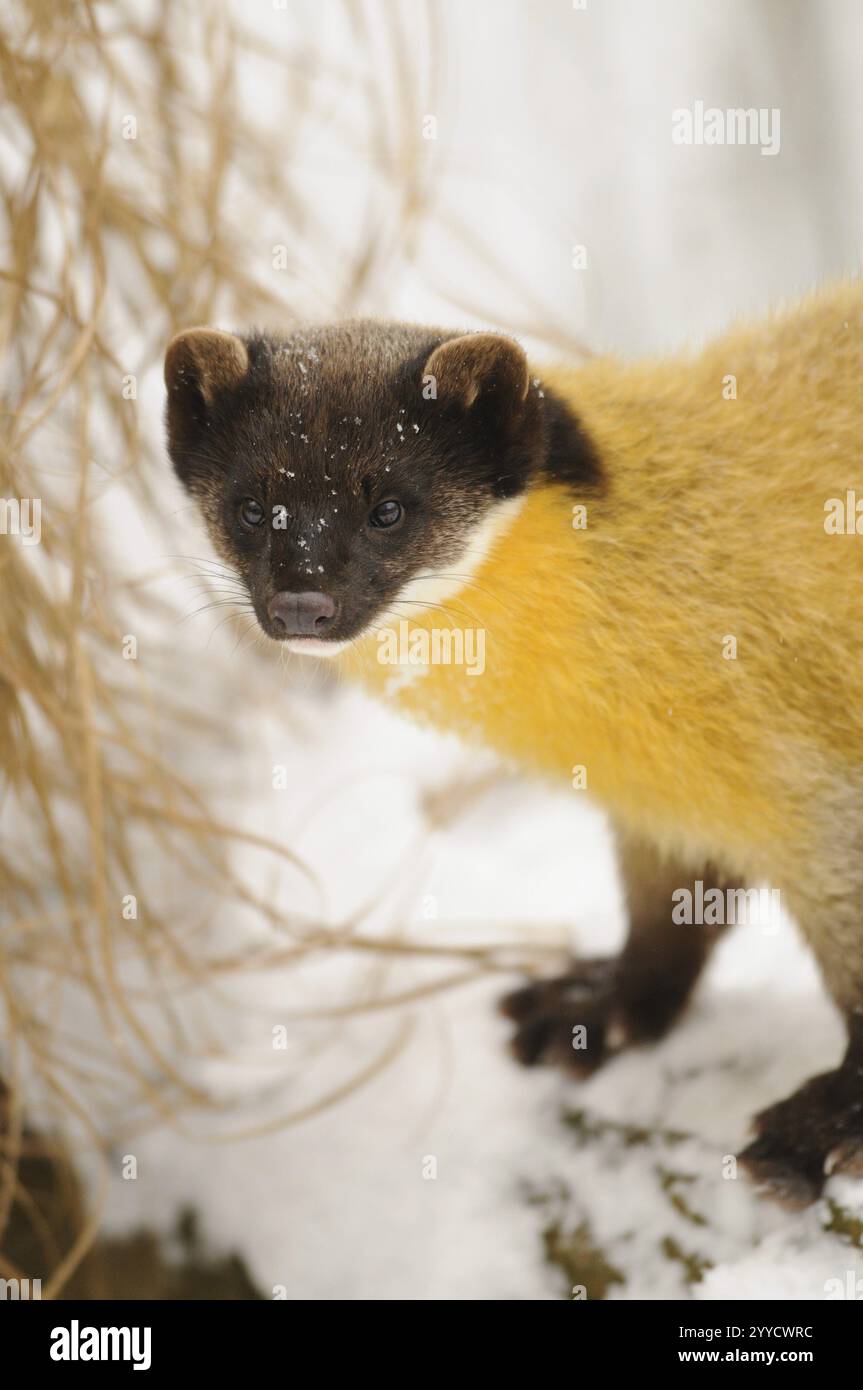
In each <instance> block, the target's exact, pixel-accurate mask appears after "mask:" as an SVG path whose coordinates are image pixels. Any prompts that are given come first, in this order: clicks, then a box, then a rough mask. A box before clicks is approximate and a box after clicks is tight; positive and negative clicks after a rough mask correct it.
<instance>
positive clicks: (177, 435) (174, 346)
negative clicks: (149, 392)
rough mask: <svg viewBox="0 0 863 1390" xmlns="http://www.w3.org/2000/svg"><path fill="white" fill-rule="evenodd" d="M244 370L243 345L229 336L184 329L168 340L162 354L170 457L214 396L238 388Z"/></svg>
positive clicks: (201, 419)
mask: <svg viewBox="0 0 863 1390" xmlns="http://www.w3.org/2000/svg"><path fill="white" fill-rule="evenodd" d="M248 370H249V354H248V352H247V351H246V345H245V343H244V342H243V340H242V338H238V337H236V335H235V334H233V333H223V332H221V331H220V330H219V329H217V328H187V329H186V330H185V332H183V333H178V334H177V336H176V337H175V338H172V339H171V342H170V343H169V344H168V350H167V352H166V353H165V386H166V387H167V389H168V408H167V423H168V447H169V449H170V451H171V453H172V455H173V454H174V452H175V451H177V450H181V449H182V448H183V445H184V444H188V443H190V442H191V440H192V439H193V438H194V436H195V435H196V433H197V431H198V429H199V428H200V427H201V425H203V423H204V422H205V420H206V416H207V410H208V408H209V407H210V406H211V405H212V404H213V401H214V400H215V399H216V398H217V396H219V395H220V393H221V392H223V391H226V390H230V389H232V388H233V387H235V386H238V385H239V384H240V382H241V381H242V380H243V378H244V377H245V375H246V373H247V372H248Z"/></svg>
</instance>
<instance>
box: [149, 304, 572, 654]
mask: <svg viewBox="0 0 863 1390" xmlns="http://www.w3.org/2000/svg"><path fill="white" fill-rule="evenodd" d="M165 382H166V385H167V388H168V402H167V430H168V450H169V453H170V456H171V459H172V461H173V464H174V468H175V469H176V472H177V475H178V477H179V478H180V480H181V482H182V483H183V484H184V486H185V487H186V488H187V489H188V491H189V492H190V493H191V495H192V496H193V497H194V498H195V499H196V501H197V502H198V504H199V506H200V509H201V512H202V514H203V517H204V520H205V522H206V525H207V528H208V531H209V533H210V537H211V539H212V542H213V544H214V546H215V547H216V550H217V552H218V553H219V555H220V556H221V557H222V559H223V560H224V561H226V562H227V563H228V564H229V565H230V566H231V567H232V568H233V569H235V570H236V572H237V574H238V575H239V576H240V578H241V580H242V582H243V584H244V585H245V587H246V589H247V590H248V593H249V597H250V599H251V602H252V604H253V606H254V610H255V613H256V614H257V617H258V621H259V622H260V624H261V627H262V628H263V630H264V632H266V633H267V634H268V636H270V637H272V638H274V639H276V640H279V641H286V642H288V643H289V645H290V646H291V648H292V649H295V650H298V651H307V652H308V651H311V652H315V653H318V654H325V655H326V654H330V653H333V652H335V651H338V650H339V649H340V648H341V647H342V646H343V645H344V644H345V643H348V642H351V641H353V640H354V639H356V638H357V637H359V636H361V635H362V634H363V633H364V632H366V631H369V630H371V629H374V628H375V627H377V626H379V625H380V624H381V623H383V622H384V621H386V620H387V619H391V618H393V617H395V616H400V617H403V616H410V615H412V614H414V613H416V612H417V611H418V607H419V606H424V607H433V606H434V605H435V604H440V603H442V602H443V601H444V600H445V599H446V597H447V596H448V595H450V594H452V593H454V592H456V591H457V590H458V589H459V588H460V587H461V586H462V584H463V583H464V582H465V580H467V579H468V578H469V576H470V574H471V572H472V571H473V570H474V569H475V568H476V567H477V565H478V563H479V562H480V561H481V560H482V557H483V554H484V553H485V551H486V550H487V548H488V546H489V544H490V543H491V541H492V540H493V539H494V536H495V534H496V533H497V532H498V531H499V530H500V529H501V527H502V526H503V525H504V524H505V523H506V521H507V519H508V518H509V516H510V515H511V514H512V512H513V510H514V508H515V507H517V506H518V503H519V499H520V497H521V495H522V494H523V493H524V491H525V489H526V487H527V486H528V484H529V482H530V481H531V479H532V478H533V477H534V476H535V475H536V474H537V472H538V471H539V470H540V469H542V468H544V467H545V468H550V470H551V471H552V472H554V458H555V457H557V456H559V455H560V453H561V449H563V451H564V453H565V452H566V438H568V439H569V450H570V454H572V461H573V467H577V468H582V469H583V468H587V467H588V463H587V450H586V446H585V444H584V441H583V440H582V438H581V436H580V434H579V432H578V427H577V425H576V424H575V422H574V421H573V420H572V419H571V417H570V418H569V420H568V421H565V420H564V418H563V416H562V415H561V413H560V411H561V410H562V409H563V408H562V407H560V408H558V407H557V406H556V405H555V407H554V408H552V406H551V404H550V402H549V401H548V400H547V399H546V398H545V397H544V395H543V392H542V391H541V389H540V388H539V385H538V383H537V382H536V381H532V380H531V378H530V375H529V371H528V364H527V360H526V358H525V355H524V352H523V351H522V349H521V348H520V347H519V346H518V344H517V343H515V342H513V341H512V340H511V339H510V338H506V337H502V336H499V335H496V334H491V333H470V334H467V335H464V336H456V335H451V334H446V333H441V332H436V331H433V330H429V329H422V328H415V327H409V326H405V325H400V324H385V323H375V322H356V323H348V324H342V325H335V326H331V327H323V328H316V329H314V330H309V331H302V332H297V333H295V334H293V335H291V336H290V337H285V338H280V337H275V336H272V335H259V334H253V335H248V336H242V337H239V336H236V335H234V334H232V333H224V332H219V331H216V330H214V329H209V328H193V329H189V330H188V331H186V332H184V333H180V334H179V335H178V336H177V337H176V338H174V339H173V341H172V342H171V344H170V346H169V348H168V351H167V354H166V357H165ZM567 431H568V434H567ZM573 451H575V452H574V453H573ZM568 456H569V455H568ZM576 456H577V458H578V463H577V464H576V462H575V458H576ZM402 605H410V606H406V607H403V606H402Z"/></svg>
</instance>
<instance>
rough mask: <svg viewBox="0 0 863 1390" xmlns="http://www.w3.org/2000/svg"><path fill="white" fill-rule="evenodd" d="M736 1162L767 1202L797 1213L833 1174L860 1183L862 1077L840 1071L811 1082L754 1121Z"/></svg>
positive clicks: (862, 1160)
mask: <svg viewBox="0 0 863 1390" xmlns="http://www.w3.org/2000/svg"><path fill="white" fill-rule="evenodd" d="M754 1125H755V1131H756V1137H755V1139H753V1141H752V1143H751V1144H749V1145H748V1146H747V1147H746V1148H745V1149H744V1150H743V1152H742V1153H741V1154H740V1155H739V1158H740V1162H741V1163H742V1164H743V1167H744V1168H745V1169H746V1170H747V1172H748V1173H749V1174H750V1176H751V1177H752V1178H753V1179H754V1180H755V1182H756V1183H757V1184H758V1186H759V1189H760V1190H761V1191H762V1192H763V1193H764V1194H765V1196H768V1197H772V1198H773V1199H774V1200H775V1201H777V1202H779V1203H780V1204H781V1205H782V1206H784V1207H787V1208H789V1209H791V1210H799V1209H800V1208H801V1207H805V1206H808V1205H809V1203H810V1202H814V1201H815V1199H816V1197H818V1196H819V1195H820V1193H821V1190H822V1188H823V1187H824V1183H825V1182H826V1180H827V1178H828V1177H830V1176H831V1174H833V1173H844V1174H846V1175H847V1176H849V1177H863V1075H861V1074H860V1072H859V1070H858V1068H857V1067H850V1066H843V1067H839V1068H838V1069H837V1070H836V1071H831V1072H825V1073H824V1074H823V1075H822V1076H815V1077H813V1078H812V1080H811V1081H807V1082H806V1084H805V1086H801V1087H800V1090H799V1091H795V1092H794V1094H793V1095H792V1096H789V1097H788V1099H787V1100H782V1101H779V1103H778V1104H777V1105H771V1106H770V1107H769V1108H768V1109H767V1110H762V1111H761V1113H760V1115H756V1117H755V1121H754Z"/></svg>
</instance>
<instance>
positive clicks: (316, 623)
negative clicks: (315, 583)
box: [267, 593, 336, 637]
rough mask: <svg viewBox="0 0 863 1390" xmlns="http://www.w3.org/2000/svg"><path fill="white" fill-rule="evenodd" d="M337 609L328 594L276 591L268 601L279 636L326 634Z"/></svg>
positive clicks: (317, 635)
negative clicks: (277, 592)
mask: <svg viewBox="0 0 863 1390" xmlns="http://www.w3.org/2000/svg"><path fill="white" fill-rule="evenodd" d="M335 611H336V605H335V604H334V603H333V600H332V599H331V598H330V597H329V596H328V595H327V594H312V593H309V594H289V593H281V594H274V595H273V597H272V598H271V599H270V602H269V603H268V604H267V612H268V613H269V615H270V620H271V622H272V624H273V627H274V628H275V630H276V635H277V636H278V637H325V636H326V633H327V628H328V627H329V626H330V624H331V623H332V621H333V617H334V616H335Z"/></svg>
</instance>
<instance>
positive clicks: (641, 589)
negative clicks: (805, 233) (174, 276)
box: [165, 281, 863, 1205]
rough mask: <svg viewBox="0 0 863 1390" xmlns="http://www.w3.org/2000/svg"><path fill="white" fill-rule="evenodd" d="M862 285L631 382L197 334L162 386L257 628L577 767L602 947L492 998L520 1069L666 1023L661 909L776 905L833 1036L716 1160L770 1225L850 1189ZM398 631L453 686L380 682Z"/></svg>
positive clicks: (614, 366) (694, 928)
mask: <svg viewBox="0 0 863 1390" xmlns="http://www.w3.org/2000/svg"><path fill="white" fill-rule="evenodd" d="M861 285H863V282H859V281H855V282H852V283H844V284H841V285H839V286H837V287H835V288H832V289H830V290H828V291H825V292H823V293H820V294H818V295H817V296H815V297H813V298H810V299H808V300H806V301H805V302H804V303H802V304H801V305H800V306H799V307H797V308H795V309H793V310H791V311H790V312H785V313H782V314H780V315H777V316H775V317H771V318H768V319H766V320H765V321H764V322H761V323H758V324H756V325H754V326H750V327H742V328H737V329H734V330H733V331H731V332H729V333H728V334H727V335H726V336H724V337H722V338H721V339H719V341H717V342H715V343H714V344H713V345H712V346H710V347H708V348H707V349H706V350H705V351H703V352H701V353H700V354H699V355H695V356H675V357H671V358H668V359H666V360H659V361H647V362H639V363H636V364H634V365H629V364H626V363H623V362H620V361H616V360H613V359H609V358H602V359H596V360H591V361H589V362H588V363H587V365H584V366H579V367H572V368H570V367H557V368H555V369H554V370H543V371H542V372H541V373H539V372H537V373H534V372H533V371H532V369H531V368H530V367H529V366H528V363H527V360H526V358H525V355H524V353H523V351H522V349H521V348H520V347H519V346H518V345H517V344H516V343H515V342H513V341H512V340H511V339H509V338H507V337H503V336H498V335H495V334H490V333H469V334H454V333H446V332H441V331H438V330H435V329H424V328H420V327H413V326H407V325H401V324H388V323H376V322H355V323H347V324H342V325H335V326H329V327H321V328H307V329H304V330H302V331H297V332H294V333H291V334H289V335H287V336H284V337H282V336H278V335H275V334H273V335H270V334H258V333H253V334H250V335H247V336H235V335H233V334H230V333H223V332H217V331H214V330H210V329H203V328H201V329H191V330H189V331H188V332H185V333H181V334H180V335H179V336H178V337H176V338H175V339H174V340H173V342H172V343H171V344H170V347H169V348H168V353H167V357H166V364H165V376H166V382H167V388H168V405H167V427H168V442H169V451H170V455H171V458H172V460H173V463H174V466H175V468H176V471H177V473H178V475H179V477H180V479H181V480H182V482H183V483H184V485H185V486H186V488H187V489H188V490H189V491H190V493H191V494H192V495H193V496H194V497H195V498H196V499H197V501H198V502H199V504H200V508H201V510H202V513H203V516H204V518H205V520H206V523H207V526H208V529H209V532H210V535H211V537H212V540H213V543H214V544H215V546H216V548H217V550H218V552H219V554H220V555H221V557H222V558H223V559H224V560H225V561H226V562H227V563H228V564H229V565H231V566H232V567H233V568H234V569H235V570H236V572H237V574H238V575H239V576H240V578H241V580H242V582H243V584H244V585H245V587H246V588H247V590H248V593H249V596H250V599H251V602H252V604H253V606H254V609H255V612H256V614H257V616H258V619H259V621H260V624H261V627H262V628H263V629H264V631H265V632H266V633H267V634H268V635H269V636H270V637H272V638H274V639H276V640H279V641H285V642H287V643H289V644H290V646H291V647H292V648H294V649H296V650H303V651H312V652H316V653H322V652H325V653H329V652H336V651H340V652H342V655H341V656H340V661H341V662H342V663H344V665H345V667H346V669H348V670H353V671H355V672H356V673H357V674H358V675H359V676H360V677H361V678H362V679H363V680H364V681H366V682H367V683H370V684H372V685H373V686H377V687H378V688H379V689H380V690H381V691H382V692H383V693H385V694H387V696H388V698H390V699H391V700H392V701H393V702H394V703H395V704H396V705H398V706H399V707H401V708H402V709H403V710H405V711H407V712H408V713H409V714H411V715H413V716H415V717H417V718H419V719H421V720H424V721H429V722H431V723H432V724H434V725H437V726H439V727H441V728H445V729H450V730H454V731H456V732H457V733H459V734H461V735H463V736H464V737H466V738H468V739H474V740H480V741H482V743H483V744H486V745H489V746H491V747H493V748H495V749H497V750H498V751H499V752H500V753H502V754H504V755H506V756H508V757H511V758H514V759H516V760H518V761H519V762H520V763H522V764H524V765H526V766H528V767H531V768H534V769H537V770H541V771H542V772H544V773H545V774H547V775H548V776H550V777H551V778H552V779H554V780H556V781H558V782H560V783H561V784H562V783H563V782H564V781H566V782H567V783H569V782H570V780H571V778H572V775H573V768H574V767H577V768H579V769H580V770H582V771H581V772H580V773H579V775H580V776H582V778H583V780H584V781H585V782H586V785H587V788H588V791H589V792H590V793H591V794H593V795H594V796H595V797H596V798H597V799H598V800H599V801H600V802H601V803H602V804H603V805H604V806H605V808H606V809H607V810H608V811H609V813H610V815H611V816H612V818H613V821H614V824H615V826H616V829H617V836H618V840H619V845H620V854H621V863H622V868H623V872H624V876H625V881H626V888H627V898H628V905H629V912H630V930H629V939H628V941H627V944H626V946H625V949H624V950H623V952H622V954H621V955H620V957H619V958H618V959H615V960H607V961H606V960H588V961H581V962H578V961H577V962H574V963H573V966H572V969H571V971H570V972H569V974H568V975H567V976H565V977H564V978H563V979H560V980H551V981H549V982H547V983H540V984H534V985H529V986H527V987H526V988H524V989H521V990H519V991H517V992H516V993H515V994H513V995H511V996H509V998H508V999H507V1000H506V1001H505V1002H504V1007H505V1010H506V1011H507V1012H508V1013H509V1014H510V1016H511V1017H512V1018H513V1019H515V1021H516V1025H517V1033H516V1040H515V1045H516V1050H517V1052H518V1055H519V1056H520V1057H521V1059H522V1060H523V1061H525V1062H528V1063H533V1062H537V1061H540V1060H552V1059H556V1060H560V1061H563V1062H564V1063H566V1064H568V1065H569V1066H570V1067H572V1068H574V1069H575V1070H577V1071H579V1070H580V1071H584V1070H589V1069H592V1068H594V1067H596V1066H598V1065H599V1064H600V1063H601V1062H602V1060H603V1059H604V1057H605V1056H607V1055H608V1053H609V1051H610V1050H612V1049H613V1048H615V1047H618V1046H620V1045H621V1044H622V1042H624V1041H630V1042H635V1041H643V1040H646V1039H650V1038H656V1037H659V1036H660V1035H661V1034H662V1033H663V1032H664V1031H665V1030H666V1029H667V1028H668V1027H669V1025H670V1024H671V1023H672V1022H673V1020H674V1018H675V1017H676V1016H677V1014H678V1013H679V1012H680V1010H681V1008H682V1006H683V1005H684V1003H685V1001H686V999H687V997H688V995H689V992H690V990H691V988H692V985H693V983H694V982H695V980H696V978H697V976H698V974H699V971H700V970H701V968H702V966H703V964H704V962H705V960H706V959H707V957H708V954H709V951H710V948H711V945H712V943H713V941H714V940H715V939H716V937H717V936H718V935H719V932H720V929H721V928H720V924H721V921H722V920H723V914H721V913H720V914H714V916H713V918H712V919H711V917H710V915H709V914H708V913H705V914H704V915H705V922H704V923H702V924H696V923H689V924H687V923H686V922H685V921H684V922H681V921H680V914H679V913H677V912H676V911H675V903H679V902H680V901H681V898H680V892H679V890H680V889H682V888H685V887H686V886H687V885H688V886H689V887H690V888H691V887H692V885H693V883H696V882H697V881H699V880H700V882H701V884H702V885H703V887H702V888H701V889H699V891H700V892H701V893H702V895H703V897H704V898H706V896H707V895H708V894H709V893H710V890H712V889H719V890H721V891H723V892H725V891H726V890H728V891H731V890H732V889H736V888H737V887H738V886H739V885H758V884H765V883H766V884H769V885H770V886H771V887H772V888H773V889H774V890H775V889H778V890H779V891H780V893H781V895H782V900H783V902H784V904H785V906H787V908H788V909H789V910H790V912H791V913H792V914H793V915H794V916H795V917H796V919H797V920H798V921H799V923H800V926H801V928H802V930H803V931H804V933H805V935H806V937H807V939H808V941H809V942H810V943H811V945H812V948H813V950H814V952H815V955H816V956H817V959H818V961H819V964H820V966H821V970H822V972H823V975H824V979H825V981H826V984H827V987H828V989H829V990H830V993H831V994H832V996H833V998H834V1000H835V1001H836V1004H837V1005H838V1007H839V1008H840V1009H841V1010H842V1012H843V1014H844V1016H845V1018H846V1020H847V1025H848V1049H847V1052H846V1055H845V1058H844V1060H843V1061H842V1063H841V1065H840V1066H839V1067H838V1068H837V1069H836V1070H835V1071H832V1072H829V1073H827V1074H825V1075H822V1076H817V1077H815V1078H814V1079H812V1080H810V1081H809V1082H808V1083H807V1084H806V1085H805V1086H803V1087H802V1088H801V1089H800V1090H799V1091H797V1092H796V1093H795V1094H794V1095H792V1096H791V1097H790V1098H789V1099H787V1100H785V1101H783V1102H781V1103H780V1104H778V1105H774V1106H773V1107H772V1108H770V1109H768V1110H767V1111H765V1112H764V1113H763V1114H761V1115H760V1116H759V1117H758V1119H757V1122H756V1123H757V1137H756V1138H755V1140H754V1142H753V1143H751V1144H750V1145H749V1147H748V1148H747V1149H746V1150H745V1151H744V1154H743V1155H742V1158H743V1160H744V1162H745V1164H746V1165H747V1167H748V1168H749V1170H750V1171H751V1172H753V1173H754V1174H755V1176H756V1177H757V1178H758V1180H759V1181H760V1182H761V1183H762V1184H763V1185H764V1187H765V1188H766V1189H768V1190H769V1191H771V1192H772V1193H773V1195H775V1196H777V1197H778V1198H779V1199H780V1200H783V1201H784V1202H786V1203H788V1204H790V1205H797V1204H802V1203H805V1202H807V1201H809V1200H811V1199H812V1198H813V1197H815V1196H816V1195H817V1193H818V1192H819V1191H820V1190H821V1187H822V1185H823V1183H824V1180H825V1175H827V1174H829V1173H831V1172H839V1171H841V1172H845V1173H857V1174H863V921H861V895H863V642H861V634H860V615H861V609H863V288H861ZM858 498H859V501H858V500H857V499H858ZM405 625H407V629H408V636H409V642H410V644H411V649H412V650H413V651H419V652H422V651H423V650H425V651H426V652H431V651H432V650H433V649H434V648H433V646H432V645H431V642H432V639H433V638H435V639H437V640H438V642H439V643H440V635H441V631H444V632H445V633H448V634H449V636H450V637H452V636H453V634H455V635H457V634H458V631H459V630H460V629H464V628H465V627H469V628H470V629H471V630H473V631H475V632H478V631H481V632H482V633H483V634H484V635H485V639H486V645H485V649H484V661H483V665H482V669H481V671H480V669H479V667H477V668H476V669H475V671H474V672H473V674H475V675H476V676H477V678H476V679H470V678H467V675H466V672H465V670H464V669H463V667H460V666H458V665H457V664H455V663H454V662H453V661H452V660H447V659H445V654H444V657H442V658H441V659H440V660H438V661H437V662H435V661H434V660H430V661H428V663H427V664H425V665H423V666H421V667H418V668H412V670H411V672H410V673H408V674H409V676H410V678H407V679H399V680H393V679H392V676H393V671H392V667H391V666H390V665H388V664H386V662H385V661H384V660H383V659H382V641H383V640H384V639H389V638H391V637H392V632H393V630H394V629H398V628H401V629H402V630H403V631H404V628H405ZM423 635H425V637H426V638H427V639H428V644H427V645H426V646H425V648H424V647H423V641H422V638H423ZM443 650H444V648H441V647H440V645H439V646H438V651H439V652H440V651H443ZM448 650H451V648H449V649H448ZM576 1025H586V1029H587V1032H586V1038H587V1046H586V1047H585V1048H583V1049H581V1050H576V1049H574V1048H573V1045H572V1043H573V1030H574V1028H575V1027H576Z"/></svg>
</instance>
